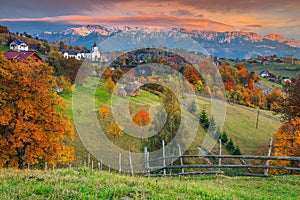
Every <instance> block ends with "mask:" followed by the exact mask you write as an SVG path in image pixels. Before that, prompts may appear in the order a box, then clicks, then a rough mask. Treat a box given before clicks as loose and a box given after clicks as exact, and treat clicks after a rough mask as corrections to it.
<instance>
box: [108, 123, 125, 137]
mask: <svg viewBox="0 0 300 200" xmlns="http://www.w3.org/2000/svg"><path fill="white" fill-rule="evenodd" d="M108 134H110V135H112V136H114V138H116V136H118V137H119V136H122V134H123V132H122V129H121V128H120V127H119V126H118V124H116V123H115V122H111V123H110V126H109V129H108Z"/></svg>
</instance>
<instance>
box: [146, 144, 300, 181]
mask: <svg viewBox="0 0 300 200" xmlns="http://www.w3.org/2000/svg"><path fill="white" fill-rule="evenodd" d="M221 144H222V143H221V141H220V140H219V155H211V154H206V155H204V154H201V153H199V154H195V155H182V153H181V148H180V145H179V144H178V152H179V155H177V156H174V153H172V156H166V152H165V142H164V141H162V148H163V155H162V157H159V158H154V159H149V152H147V148H145V155H146V156H145V171H146V172H147V173H146V175H148V176H176V175H201V174H223V173H224V172H223V171H221V169H225V168H232V169H246V170H247V171H248V172H249V173H248V174H246V173H245V174H244V175H247V176H268V170H269V169H277V170H290V171H297V172H300V168H298V167H288V166H270V165H269V161H270V160H274V161H278V160H284V161H297V162H299V163H300V157H292V156H271V150H272V138H271V139H270V142H269V149H268V155H267V156H255V155H222V151H221V148H222V147H221ZM199 149H201V148H199ZM184 158H203V160H204V161H206V162H208V158H215V159H216V161H217V163H216V164H213V163H211V162H208V164H192V165H185V164H184V163H183V159H184ZM168 159H171V164H170V165H168V166H167V165H166V161H167V160H168ZM177 159H178V160H179V161H180V165H174V161H175V160H177ZM224 159H237V160H239V162H241V164H224V163H222V161H223V160H224ZM245 160H259V161H264V163H265V164H264V165H262V164H257V165H255V164H249V163H248V162H246V161H245ZM160 161H161V162H162V165H156V166H153V165H151V163H154V162H156V163H157V162H160ZM176 169H177V171H178V170H179V171H180V172H178V173H177V174H176V173H172V171H173V170H176ZM185 169H213V170H211V171H192V172H185ZM252 169H262V170H263V174H254V172H253V171H252ZM159 170H162V171H163V173H162V174H151V173H150V172H151V171H154V172H157V171H159ZM167 170H169V171H170V173H169V174H167Z"/></svg>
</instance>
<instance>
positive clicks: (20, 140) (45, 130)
mask: <svg viewBox="0 0 300 200" xmlns="http://www.w3.org/2000/svg"><path fill="white" fill-rule="evenodd" d="M52 74H53V69H52V68H51V67H49V66H48V65H46V64H43V63H41V64H40V65H35V64H34V63H12V62H10V61H8V60H6V58H5V57H4V56H3V55H2V54H0V168H3V167H12V168H24V167H25V165H26V164H30V165H34V164H38V163H39V162H45V161H46V162H48V163H49V164H52V165H55V164H56V163H57V162H67V161H69V160H72V159H73V158H74V149H73V148H72V147H71V146H67V145H66V144H65V143H64V142H63V140H66V139H68V138H69V139H73V137H74V128H73V126H72V125H71V123H70V118H69V116H67V115H66V114H65V113H66V112H65V104H64V102H63V99H62V98H60V97H59V96H58V95H57V94H56V93H55V92H54V91H53V88H54V87H57V86H56V80H55V77H54V76H53V75H52Z"/></svg>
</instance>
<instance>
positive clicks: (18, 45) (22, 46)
mask: <svg viewBox="0 0 300 200" xmlns="http://www.w3.org/2000/svg"><path fill="white" fill-rule="evenodd" d="M9 48H10V49H11V50H14V51H28V44H27V43H26V42H24V41H22V40H14V41H12V42H11V43H10V45H9Z"/></svg>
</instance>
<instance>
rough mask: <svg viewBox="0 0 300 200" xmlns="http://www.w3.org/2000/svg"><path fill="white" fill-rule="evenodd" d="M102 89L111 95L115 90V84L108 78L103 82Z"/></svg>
mask: <svg viewBox="0 0 300 200" xmlns="http://www.w3.org/2000/svg"><path fill="white" fill-rule="evenodd" d="M104 89H105V90H106V91H107V92H109V93H112V92H113V91H114V89H115V83H114V82H113V81H112V78H111V77H108V78H107V79H106V80H105V82H104Z"/></svg>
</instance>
